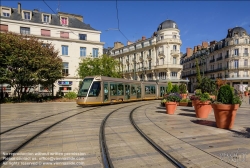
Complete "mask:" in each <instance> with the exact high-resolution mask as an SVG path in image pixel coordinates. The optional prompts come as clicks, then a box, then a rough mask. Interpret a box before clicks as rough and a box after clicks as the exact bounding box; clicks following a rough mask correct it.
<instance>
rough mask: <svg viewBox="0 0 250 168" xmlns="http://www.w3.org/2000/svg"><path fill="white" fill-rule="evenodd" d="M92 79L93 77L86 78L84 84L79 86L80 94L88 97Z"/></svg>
mask: <svg viewBox="0 0 250 168" xmlns="http://www.w3.org/2000/svg"><path fill="white" fill-rule="evenodd" d="M92 81H93V78H85V79H84V80H83V82H82V85H81V86H80V87H79V88H80V90H79V92H78V95H80V96H84V97H86V96H87V93H88V90H89V87H90V85H91V83H92Z"/></svg>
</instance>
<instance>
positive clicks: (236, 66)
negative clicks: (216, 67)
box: [234, 60, 239, 68]
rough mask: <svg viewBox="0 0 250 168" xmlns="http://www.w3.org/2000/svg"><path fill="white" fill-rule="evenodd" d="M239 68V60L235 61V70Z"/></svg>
mask: <svg viewBox="0 0 250 168" xmlns="http://www.w3.org/2000/svg"><path fill="white" fill-rule="evenodd" d="M238 67H239V61H238V60H234V68H238Z"/></svg>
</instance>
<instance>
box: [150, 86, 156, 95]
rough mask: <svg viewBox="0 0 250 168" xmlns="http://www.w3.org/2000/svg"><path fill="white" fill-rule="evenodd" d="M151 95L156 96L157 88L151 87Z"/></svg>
mask: <svg viewBox="0 0 250 168" xmlns="http://www.w3.org/2000/svg"><path fill="white" fill-rule="evenodd" d="M151 94H155V86H151Z"/></svg>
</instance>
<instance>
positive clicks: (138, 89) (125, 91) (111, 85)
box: [77, 76, 166, 106]
mask: <svg viewBox="0 0 250 168" xmlns="http://www.w3.org/2000/svg"><path fill="white" fill-rule="evenodd" d="M165 91H166V83H159V82H148V81H135V80H128V79H122V78H111V77H106V76H88V77H85V78H84V80H83V82H82V85H81V86H80V88H79V92H78V95H77V97H78V98H77V104H78V105H80V106H84V105H102V104H113V103H122V102H130V101H140V100H154V99H160V98H162V97H163V95H164V93H165Z"/></svg>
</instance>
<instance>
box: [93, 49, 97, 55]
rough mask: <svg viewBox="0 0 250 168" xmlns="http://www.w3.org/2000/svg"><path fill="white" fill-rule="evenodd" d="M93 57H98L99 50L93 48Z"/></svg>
mask: <svg viewBox="0 0 250 168" xmlns="http://www.w3.org/2000/svg"><path fill="white" fill-rule="evenodd" d="M93 57H98V48H93Z"/></svg>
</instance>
